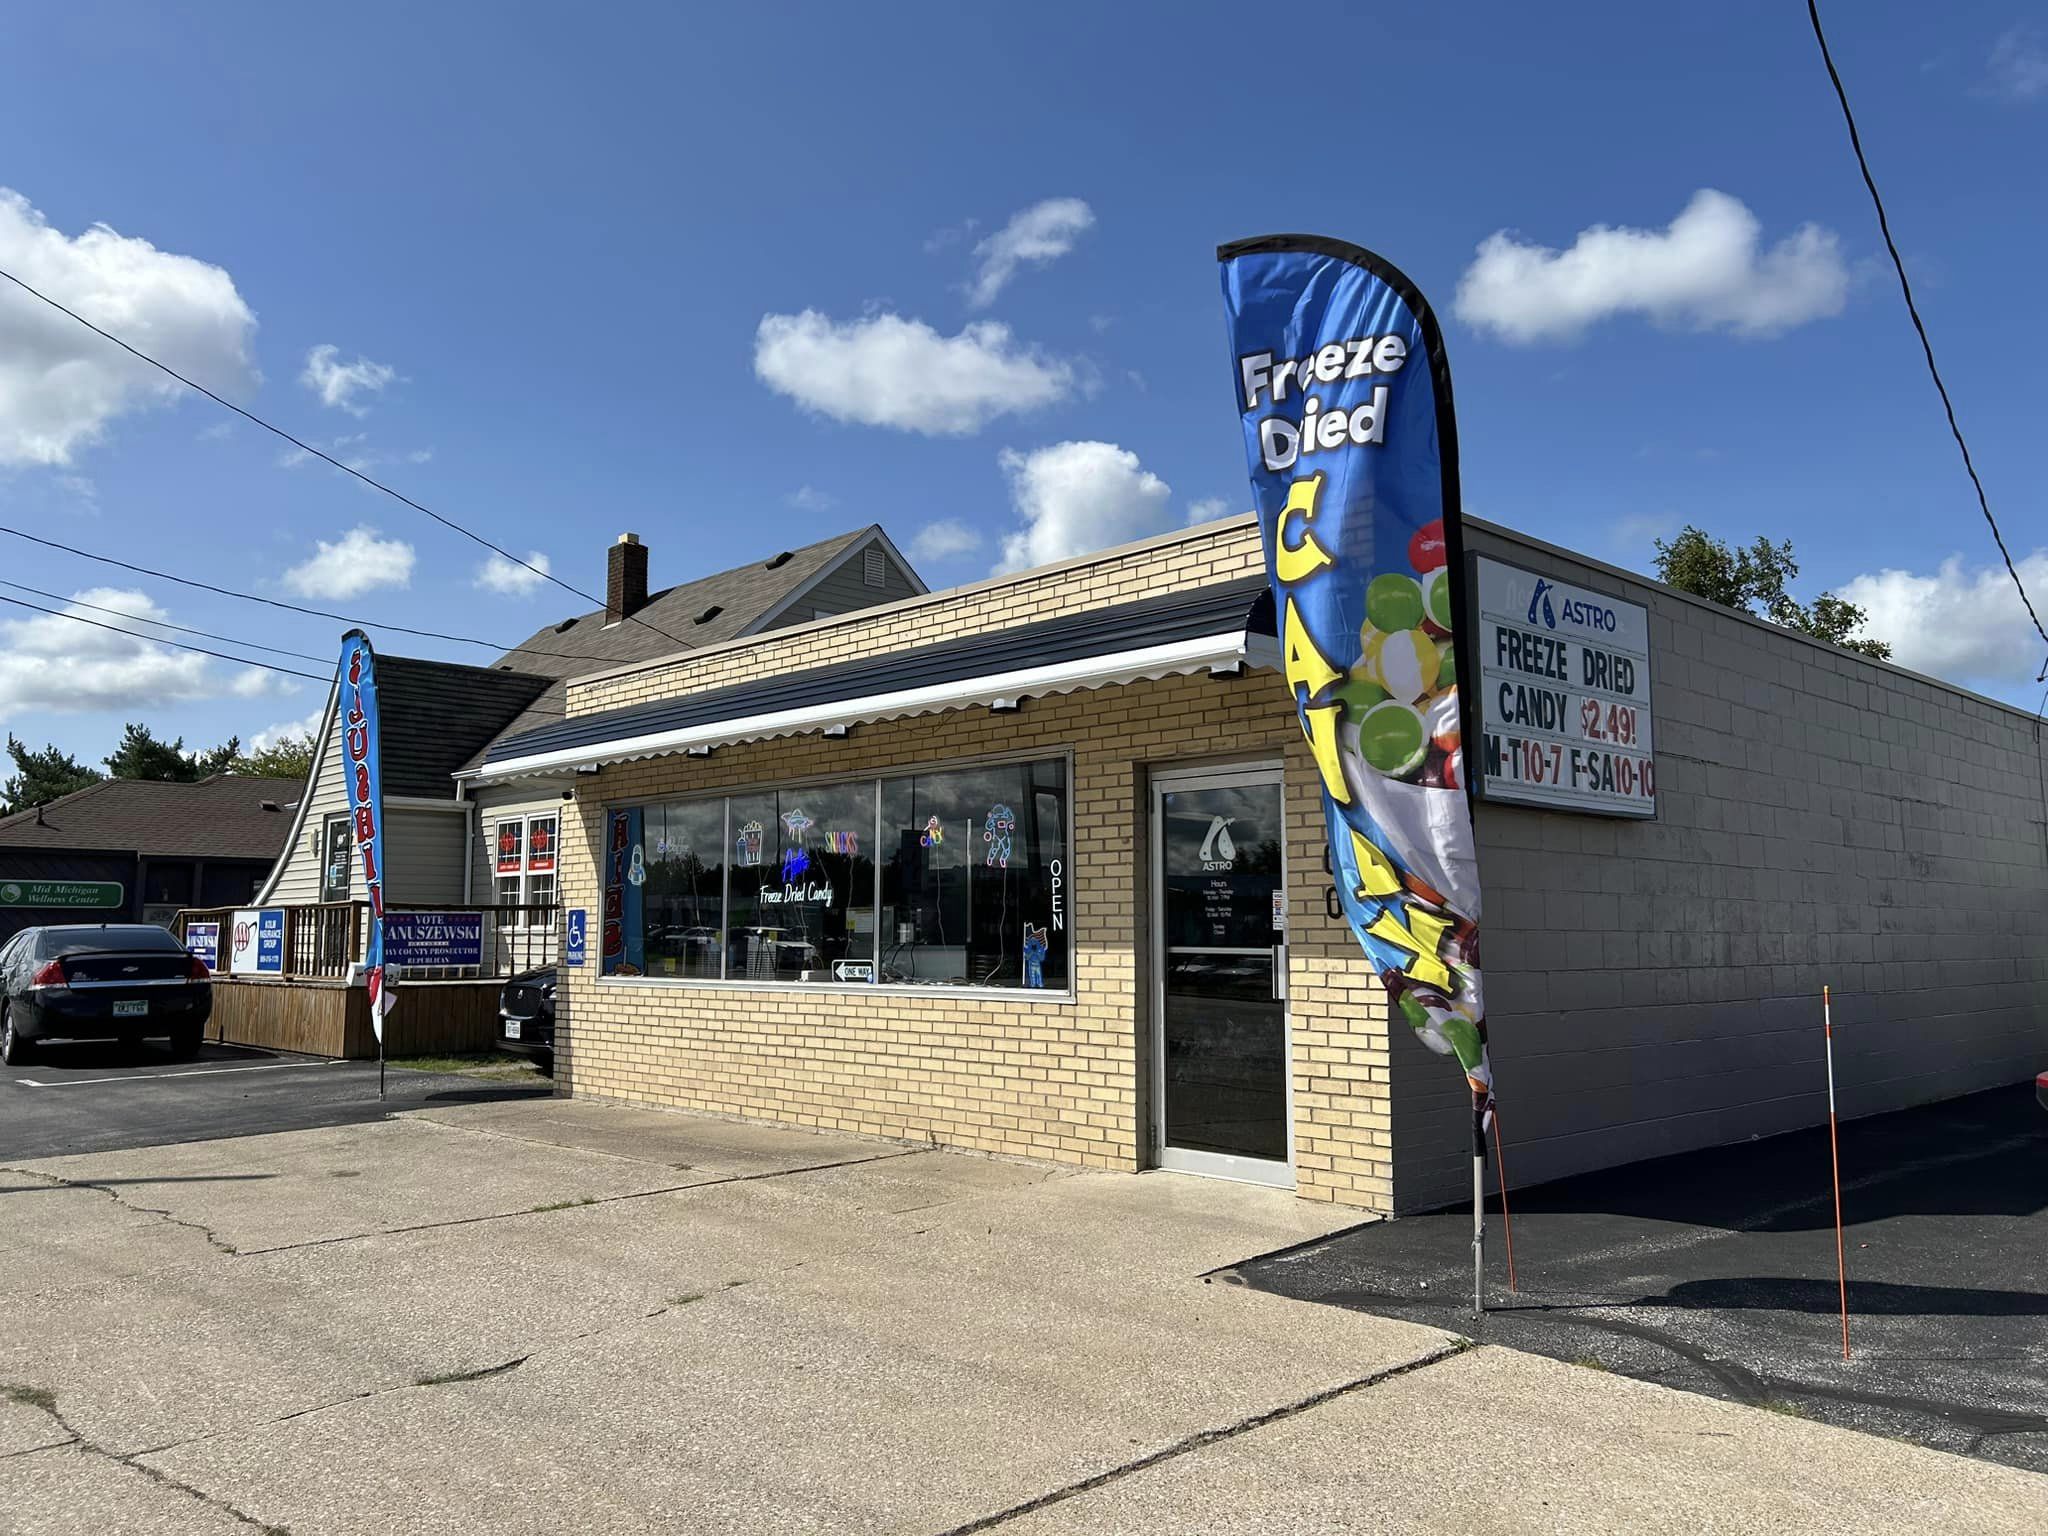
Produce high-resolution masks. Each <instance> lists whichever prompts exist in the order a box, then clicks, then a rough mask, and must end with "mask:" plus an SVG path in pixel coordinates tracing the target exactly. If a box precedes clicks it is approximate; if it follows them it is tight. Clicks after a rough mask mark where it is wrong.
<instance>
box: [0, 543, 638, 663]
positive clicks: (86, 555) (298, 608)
mask: <svg viewBox="0 0 2048 1536" xmlns="http://www.w3.org/2000/svg"><path fill="white" fill-rule="evenodd" d="M0 533H8V534H12V535H13V536H14V537H15V538H17V539H26V540H28V542H29V543H31V544H40V545H42V546H43V547H44V548H45V549H59V550H62V551H63V552H64V553H65V554H67V555H76V556H77V557H78V558H79V559H81V560H96V561H98V562H99V563H100V564H101V565H111V566H117V567H119V568H120V569H121V570H124V571H133V572H134V573H135V574H136V575H138V576H149V577H153V578H155V579H156V580H158V581H171V582H176V583H177V584H178V585H179V586H181V587H193V588H196V589H198V590H199V591H201V592H212V593H214V594H216V595H217V596H220V597H232V598H237V599H239V600H240V601H242V602H245V603H262V604H263V605H264V606H266V607H269V608H281V609H283V610H284V611H285V612H287V613H303V614H305V615H307V616H308V617H310V618H315V619H331V620H332V621H333V622H335V623H337V624H349V625H354V626H357V627H360V628H363V629H387V630H390V631H392V632H393V633H394V634H400V635H416V636H418V637H419V638H420V639H422V640H449V641H453V642H454V643H456V644H457V645H480V646H482V647H483V648H484V649H485V650H487V651H494V652H512V651H524V652H525V653H526V654H527V655H529V656H552V657H554V658H555V659H557V660H559V661H601V662H604V663H606V664H607V665H610V666H618V665H620V664H621V662H622V658H620V657H617V656H593V655H586V654H583V653H580V652H576V651H544V650H541V649H539V648H538V647H535V646H524V645H500V644H498V643H497V642H496V641H495V640H480V639H478V638H477V637H476V636H474V635H451V634H447V633H445V632H444V631H441V630H438V629H414V628H412V627H410V626H409V625H405V624H387V623H385V622H383V621H382V620H378V619H359V618H352V617H350V616H349V615H348V614H345V613H329V612H328V611H327V610H326V609H324V608H308V607H305V606H304V605H303V604H300V603H287V602H285V601H284V600H283V599H281V598H275V597H261V596H258V595H257V594H256V593H254V592H239V591H237V590H236V589H235V588H233V587H218V586H215V585H214V584H213V583H212V582H210V581H200V580H198V579H196V578H194V577H191V576H174V575H172V574H171V573H170V572H169V571H159V570H157V569H156V568H155V567H153V566H147V565H134V564H131V563H130V562H128V561H126V560H116V559H115V558H114V557H113V556H112V555H96V554H94V553H93V552H92V551H91V550H89V549H79V548H76V547H75V546H73V545H70V544H59V543H58V542H57V541H56V540H55V539H46V538H43V537H41V536H40V535H38V534H33V533H25V532H23V531H22V530H21V529H19V528H10V527H8V526H7V525H6V524H5V523H0ZM44 595H45V596H48V595H49V594H47V593H45V594H44ZM233 643H234V644H236V645H240V644H242V643H243V642H242V641H239V640H237V641H234V642H233ZM264 649H267V647H264Z"/></svg>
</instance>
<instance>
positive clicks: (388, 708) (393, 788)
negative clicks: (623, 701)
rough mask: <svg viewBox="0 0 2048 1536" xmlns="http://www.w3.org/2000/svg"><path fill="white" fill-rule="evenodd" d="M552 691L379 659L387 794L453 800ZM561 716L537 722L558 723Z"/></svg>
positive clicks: (508, 678)
mask: <svg viewBox="0 0 2048 1536" xmlns="http://www.w3.org/2000/svg"><path fill="white" fill-rule="evenodd" d="M547 688H548V679H547V678H545V677H541V676H536V675H535V674H533V673H531V672H525V671H518V670H507V669H505V668H502V667H470V666H464V665H462V664H461V663H459V662H453V661H420V660H418V659H417V658H415V657H411V656H379V657H378V658H377V711H378V714H379V716H380V718H381V723H382V726H383V730H382V732H381V739H382V748H381V750H382V761H383V765H384V793H385V794H387V795H420V796H424V797H427V798H431V799H437V800H448V799H452V798H454V795H455V781H454V779H453V778H451V777H450V775H452V774H453V773H454V772H455V770H456V769H458V768H460V767H461V766H462V765H463V764H464V763H466V762H468V761H469V760H470V759H471V758H472V757H474V756H476V755H477V754H479V753H480V752H482V751H483V750H484V748H486V747H488V746H489V745H490V744H491V742H493V741H494V740H496V739H497V738H498V737H499V736H500V735H502V734H503V732H504V730H505V728H506V726H507V725H508V724H510V723H511V722H512V721H514V720H523V719H526V718H527V712H528V711H529V710H530V709H531V708H532V707H533V705H534V703H535V701H536V700H537V699H539V698H540V696H541V695H542V694H543V693H544V692H545V691H546V690H547ZM559 714H560V711H557V712H556V713H555V714H552V715H550V714H536V715H535V716H534V718H536V719H541V720H552V719H555V718H557V717H558V715H559ZM294 798H296V796H294Z"/></svg>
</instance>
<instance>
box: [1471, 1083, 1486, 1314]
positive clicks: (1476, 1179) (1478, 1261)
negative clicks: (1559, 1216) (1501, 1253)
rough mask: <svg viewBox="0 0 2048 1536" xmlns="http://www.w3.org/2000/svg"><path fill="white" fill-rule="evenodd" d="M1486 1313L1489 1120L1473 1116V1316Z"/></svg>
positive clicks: (1481, 1116)
mask: <svg viewBox="0 0 2048 1536" xmlns="http://www.w3.org/2000/svg"><path fill="white" fill-rule="evenodd" d="M1485 1315H1486V1119H1485V1116H1484V1115H1483V1114H1482V1113H1475V1114H1474V1115H1473V1117H1472V1316H1473V1317H1474V1318H1481V1317H1484V1316H1485Z"/></svg>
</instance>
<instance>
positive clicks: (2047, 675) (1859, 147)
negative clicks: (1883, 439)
mask: <svg viewBox="0 0 2048 1536" xmlns="http://www.w3.org/2000/svg"><path fill="white" fill-rule="evenodd" d="M1806 15H1807V19H1808V20H1809V21H1811V22H1812V23H1813V40H1814V41H1815V42H1817V43H1819V44H1820V57H1821V62H1822V63H1824V64H1826V65H1827V67H1828V79H1829V80H1830V81H1832V82H1833V83H1834V87H1835V100H1837V101H1839V102H1840V103H1841V104H1842V121H1843V122H1844V123H1846V124H1847V125H1848V128H1849V147H1850V148H1851V149H1853V150H1854V151H1855V152H1856V168H1857V169H1858V170H1860V171H1861V172H1862V173H1863V185H1864V186H1866V187H1868V188H1869V189H1870V201H1871V204H1872V206H1873V207H1875V208H1876V209H1877V227H1878V229H1879V230H1880V231H1881V232H1882V233H1883V235H1884V248H1885V249H1886V250H1887V251H1889V252H1890V253H1891V258H1892V268H1893V270H1894V271H1896V272H1897V273H1898V274H1899V292H1900V293H1902V294H1904V295H1905V299H1906V313H1907V314H1909V315H1911V316H1912V317H1913V329H1914V330H1915V331H1917V332H1919V334H1920V350H1921V351H1922V352H1924V353H1925V354H1926V355H1927V372H1928V375H1929V376H1930V377H1931V378H1932V379H1933V380H1934V388H1935V390H1936V392H1938V393H1939V394H1940V396H1941V408H1942V409H1943V410H1944V411H1946V412H1947V413H1948V430H1949V435H1950V436H1952V437H1953V438H1954V439H1955V440H1956V447H1957V448H1959V449H1961V450H1962V455H1963V468H1964V469H1966V470H1968V471H1969V473H1970V484H1972V485H1973V486H1975V487H1976V488H1977V505H1978V507H1979V508H1981V509H1982V511H1983V513H1984V521H1985V522H1987V523H1989V524H1990V525H1991V537H1992V540H1993V542H1995V543H1996V544H1997V545H1998V553H1999V555H2000V556H2001V557H2002V558H2003V559H2004V561H2005V569H2006V574H2007V575H2009V576H2011V577H2012V584H2013V585H2014V586H2015V587H2017V588H2018V589H2019V594H2020V602H2021V603H2023V604H2025V606H2026V610H2027V617H2028V618H2029V619H2032V620H2033V621H2034V633H2035V634H2037V635H2039V636H2040V637H2041V639H2042V641H2043V643H2048V629H2043V628H2042V627H2041V616H2040V615H2039V614H2038V613H2036V612H2034V603H2033V599H2032V598H2030V597H2028V596H2027V586H2026V583H2025V582H2023V581H2021V580H2020V573H2019V568H2018V567H2017V566H2015V565H2014V564H2013V563H2012V552H2011V551H2010V550H2008V549H2007V548H2006V547H2005V535H2004V534H2002V533H2000V532H1999V531H1998V519H1997V518H1995V517H1993V516H1992V515H1991V502H1990V499H1989V498H1988V497H1987V496H1985V494H1984V482H1983V481H1982V480H1980V479H1978V478H1977V466H1976V465H1975V464H1974V463H1973V462H1971V459H1970V445H1969V444H1968V443H1966V442H1964V441H1963V429H1962V428H1961V427H1960V426H1959V425H1957V423H1956V408H1955V405H1954V403H1953V402H1952V401H1951V400H1950V399H1949V397H1948V386H1947V385H1946V384H1944V383H1942V381H1941V370H1940V369H1939V368H1937V367H1936V366H1935V364H1934V344H1933V343H1932V342H1931V341H1929V340H1928V339H1927V327H1926V326H1925V325H1924V324H1923V323H1922V322H1921V319H1920V308H1919V306H1918V305H1917V304H1915V303H1914V302H1913V285H1912V284H1911V283H1910V282H1908V281H1907V280H1906V264H1905V262H1904V261H1902V260H1901V259H1900V258H1899V248H1898V245H1897V244H1896V243H1895V242H1894V241H1893V239H1892V226H1891V220H1889V219H1888V218H1886V217H1885V211H1884V199H1883V198H1882V197H1880V196H1878V192H1877V181H1876V179H1875V178H1874V177H1873V176H1872V175H1871V174H1870V162H1869V161H1868V160H1867V159H1865V158H1864V155H1863V136H1862V135H1861V134H1859V133H1858V132H1857V131H1856V114H1855V113H1854V112H1852V111H1850V110H1849V93H1848V91H1846V90H1845V89H1843V87H1842V75H1841V71H1839V70H1837V69H1836V68H1835V56H1834V55H1833V54H1832V53H1831V52H1829V51H1828V38H1827V34H1826V33H1825V32H1823V31H1822V30H1821V25H1820V5H1819V3H1818V0H1806ZM2044 679H2048V663H2044V664H2043V666H2042V668H2041V676H2040V677H2037V678H2035V679H2034V681H2035V682H2041V681H2042V680H2044Z"/></svg>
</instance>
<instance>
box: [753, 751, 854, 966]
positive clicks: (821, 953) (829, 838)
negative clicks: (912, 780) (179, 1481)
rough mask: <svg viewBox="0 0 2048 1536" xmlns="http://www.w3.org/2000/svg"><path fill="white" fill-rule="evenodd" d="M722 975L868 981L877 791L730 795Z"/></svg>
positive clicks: (848, 787) (841, 788) (838, 788)
mask: <svg viewBox="0 0 2048 1536" xmlns="http://www.w3.org/2000/svg"><path fill="white" fill-rule="evenodd" d="M732 815H733V823H734V826H735V827H736V828H737V830H736V831H735V832H734V834H733V839H734V859H735V862H734V865H733V871H732V936H731V944H730V947H729V950H728V955H727V969H726V974H727V975H728V976H733V977H744V978H746V979H748V980H752V981H829V982H841V983H867V982H872V981H873V980H874V979H875V921H874V917H875V859H874V842H875V786H874V785H873V784H872V783H858V784H828V785H823V786H820V787H817V788H812V789H803V790H783V791H781V792H780V793H777V794H761V795H737V796H735V797H734V798H733V801H732Z"/></svg>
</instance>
